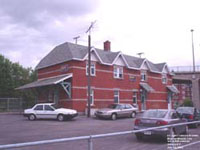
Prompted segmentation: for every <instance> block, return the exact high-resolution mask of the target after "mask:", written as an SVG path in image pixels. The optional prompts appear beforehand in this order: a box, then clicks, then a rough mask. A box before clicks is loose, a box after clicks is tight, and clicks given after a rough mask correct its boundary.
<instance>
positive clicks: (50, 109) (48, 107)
mask: <svg viewBox="0 0 200 150" xmlns="http://www.w3.org/2000/svg"><path fill="white" fill-rule="evenodd" d="M44 110H47V111H54V109H53V108H52V107H51V106H49V105H44Z"/></svg>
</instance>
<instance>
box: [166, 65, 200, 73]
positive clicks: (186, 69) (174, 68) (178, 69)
mask: <svg viewBox="0 0 200 150" xmlns="http://www.w3.org/2000/svg"><path fill="white" fill-rule="evenodd" d="M169 69H170V71H174V72H193V66H172V67H169ZM195 71H196V72H200V66H195Z"/></svg>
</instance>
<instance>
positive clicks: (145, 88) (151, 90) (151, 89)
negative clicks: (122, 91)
mask: <svg viewBox="0 0 200 150" xmlns="http://www.w3.org/2000/svg"><path fill="white" fill-rule="evenodd" d="M140 86H141V87H142V88H143V89H144V90H146V91H147V92H153V91H154V89H153V88H152V87H151V86H150V85H149V84H147V83H140Z"/></svg>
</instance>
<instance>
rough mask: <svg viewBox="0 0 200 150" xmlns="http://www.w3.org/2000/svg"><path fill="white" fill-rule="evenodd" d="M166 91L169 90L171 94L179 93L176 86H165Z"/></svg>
mask: <svg viewBox="0 0 200 150" xmlns="http://www.w3.org/2000/svg"><path fill="white" fill-rule="evenodd" d="M167 89H168V90H169V91H171V92H172V93H179V90H178V89H177V88H176V86H174V85H168V86H167Z"/></svg>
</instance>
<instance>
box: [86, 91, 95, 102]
mask: <svg viewBox="0 0 200 150" xmlns="http://www.w3.org/2000/svg"><path fill="white" fill-rule="evenodd" d="M87 95H88V93H87ZM90 105H94V90H92V89H91V90H90Z"/></svg>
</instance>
